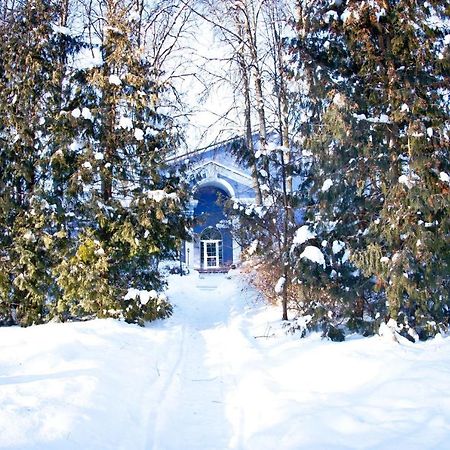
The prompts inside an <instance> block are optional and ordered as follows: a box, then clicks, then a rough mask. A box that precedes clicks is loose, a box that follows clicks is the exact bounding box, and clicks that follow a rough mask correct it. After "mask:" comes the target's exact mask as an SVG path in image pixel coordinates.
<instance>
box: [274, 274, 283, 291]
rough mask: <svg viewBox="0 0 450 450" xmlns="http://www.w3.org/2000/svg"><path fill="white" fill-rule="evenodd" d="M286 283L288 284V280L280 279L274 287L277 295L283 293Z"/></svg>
mask: <svg viewBox="0 0 450 450" xmlns="http://www.w3.org/2000/svg"><path fill="white" fill-rule="evenodd" d="M285 283H286V278H284V277H280V278H279V279H278V281H277V283H276V284H275V287H274V291H275V294H277V295H280V294H281V293H282V292H283V287H284V285H285Z"/></svg>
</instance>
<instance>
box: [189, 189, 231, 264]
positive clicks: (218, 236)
mask: <svg viewBox="0 0 450 450" xmlns="http://www.w3.org/2000/svg"><path fill="white" fill-rule="evenodd" d="M229 198H230V197H229V195H228V192H226V191H225V190H224V189H221V188H219V187H217V186H214V185H210V184H207V185H201V186H197V188H196V189H195V192H194V194H193V199H194V201H195V207H194V210H193V213H194V214H193V216H194V220H195V222H196V223H195V224H194V227H193V232H194V241H193V245H192V247H191V253H192V254H193V259H192V263H193V266H194V267H195V268H198V269H202V270H218V269H222V268H224V267H225V268H226V267H229V266H231V265H232V264H233V254H234V251H233V238H232V235H231V229H230V226H229V223H228V219H227V217H226V215H225V212H224V203H225V202H226V201H227V200H228V199H229Z"/></svg>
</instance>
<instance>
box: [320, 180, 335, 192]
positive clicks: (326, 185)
mask: <svg viewBox="0 0 450 450" xmlns="http://www.w3.org/2000/svg"><path fill="white" fill-rule="evenodd" d="M331 186H333V180H332V179H331V178H327V179H326V180H325V181H324V182H323V185H322V192H327V191H328V190H329V189H330V187H331Z"/></svg>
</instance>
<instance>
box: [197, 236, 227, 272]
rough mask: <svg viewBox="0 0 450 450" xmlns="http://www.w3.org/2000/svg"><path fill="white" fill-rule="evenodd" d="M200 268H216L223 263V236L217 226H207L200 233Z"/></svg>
mask: <svg viewBox="0 0 450 450" xmlns="http://www.w3.org/2000/svg"><path fill="white" fill-rule="evenodd" d="M200 265H201V268H202V269H218V268H219V267H222V265H223V238H222V234H221V233H220V231H219V230H218V229H217V228H214V227H207V228H205V229H204V230H203V232H202V234H201V235H200Z"/></svg>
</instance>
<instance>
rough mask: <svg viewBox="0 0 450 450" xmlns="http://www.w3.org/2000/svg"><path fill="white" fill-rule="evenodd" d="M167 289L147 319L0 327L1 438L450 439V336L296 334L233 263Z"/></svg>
mask: <svg viewBox="0 0 450 450" xmlns="http://www.w3.org/2000/svg"><path fill="white" fill-rule="evenodd" d="M168 295H169V297H170V298H171V299H172V300H173V302H174V303H175V308H174V315H173V316H172V317H171V318H170V319H168V320H166V321H162V322H153V323H151V324H149V325H148V326H147V327H146V328H139V327H137V326H134V325H126V324H124V323H120V322H117V321H113V320H95V321H90V322H84V323H71V324H48V325H43V326H34V327H29V328H26V329H20V328H15V327H14V328H0V448H10V449H21V450H37V449H40V450H41V449H46V450H47V449H49V450H75V449H76V450H78V449H90V450H97V449H98V450H116V449H124V450H128V449H134V450H144V449H149V448H151V449H155V450H180V449H188V450H205V449H220V450H224V449H239V450H254V449H258V450H273V449H280V450H301V449H305V450H306V449H363V448H367V449H369V448H370V449H380V450H381V449H383V450H384V449H396V450H403V449H405V450H419V449H420V450H423V449H436V448H447V447H448V441H449V439H450V427H449V423H450V392H449V389H448V386H449V381H448V374H449V372H450V338H440V337H439V338H436V339H434V340H432V341H429V342H425V343H417V344H412V343H409V342H407V341H405V340H403V341H402V343H400V344H399V343H398V342H394V341H393V340H392V339H386V338H383V337H379V336H375V337H372V338H358V337H354V338H353V339H349V340H348V341H347V342H344V343H333V342H329V341H324V340H322V339H321V338H320V335H319V334H312V335H310V336H309V337H307V338H305V339H299V338H298V336H286V335H285V334H284V333H283V332H282V327H281V322H280V320H279V317H280V309H279V308H277V307H273V306H269V305H266V304H265V303H263V302H262V301H261V300H260V299H259V297H258V295H257V293H256V292H255V291H253V290H252V289H251V288H250V287H249V286H247V285H246V284H244V283H242V282H239V281H238V280H237V278H236V276H235V275H231V276H225V275H211V276H199V275H198V274H197V273H195V274H191V275H190V276H183V277H180V276H177V275H173V276H171V277H170V279H169V290H168ZM307 320H308V318H305V321H307ZM174 430H175V431H174Z"/></svg>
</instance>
